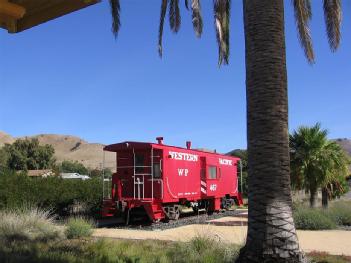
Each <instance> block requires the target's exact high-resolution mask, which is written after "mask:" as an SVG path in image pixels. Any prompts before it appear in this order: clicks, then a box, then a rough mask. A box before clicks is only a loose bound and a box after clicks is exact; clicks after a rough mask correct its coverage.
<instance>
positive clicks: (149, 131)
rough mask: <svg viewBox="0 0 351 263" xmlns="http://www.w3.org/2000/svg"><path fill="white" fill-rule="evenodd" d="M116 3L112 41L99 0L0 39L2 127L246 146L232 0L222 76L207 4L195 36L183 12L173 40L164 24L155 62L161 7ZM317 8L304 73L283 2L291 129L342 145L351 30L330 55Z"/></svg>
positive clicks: (237, 21)
mask: <svg viewBox="0 0 351 263" xmlns="http://www.w3.org/2000/svg"><path fill="white" fill-rule="evenodd" d="M121 2H122V6H121V8H122V14H121V21H122V27H121V30H120V33H119V37H118V39H117V41H116V40H115V39H114V37H113V35H112V34H111V30H110V28H111V19H110V14H109V7H108V4H107V2H106V1H103V3H100V4H97V5H95V6H92V7H89V8H86V9H84V10H81V11H79V12H75V13H72V14H69V15H67V16H64V17H61V18H58V19H56V20H53V21H50V22H48V23H46V24H43V25H41V26H38V27H35V28H32V29H30V30H27V31H24V32H22V33H19V34H8V33H7V32H6V31H5V30H1V31H0V58H1V64H0V130H2V131H5V132H7V133H10V134H11V135H13V136H23V135H33V134H39V133H57V134H70V135H76V136H80V137H82V138H83V139H85V140H87V141H90V142H102V143H106V144H109V143H114V142H119V141H124V140H135V141H154V138H155V137H156V136H164V138H165V143H167V144H171V145H177V146H184V145H185V141H186V140H191V141H192V142H193V146H194V147H205V148H211V149H217V150H218V151H220V152H227V151H229V150H231V149H234V148H244V147H246V113H245V107H246V102H245V101H246V99H245V61H244V39H243V33H244V32H243V18H242V3H241V1H236V0H234V1H232V17H231V38H230V41H231V55H230V65H229V66H223V67H221V68H219V67H218V66H217V45H216V40H215V32H214V26H213V15H212V1H210V0H203V1H202V9H203V17H204V33H203V36H202V38H201V39H197V38H196V37H195V34H194V33H193V30H192V25H191V14H190V12H188V11H186V10H185V8H184V6H183V5H182V6H181V11H182V12H181V14H182V26H181V30H180V32H179V33H178V34H177V35H175V34H173V33H171V32H170V30H169V24H168V19H167V21H166V23H165V30H164V57H163V59H162V60H161V59H160V58H159V57H158V53H157V34H158V23H159V13H160V1H159V0H157V1H156V0H150V1H147V2H148V3H146V1H137V0H128V1H127V0H122V1H121ZM141 2H143V3H141ZM180 2H181V3H182V2H183V1H180ZM319 2H320V1H313V20H312V24H311V28H312V36H313V40H314V48H315V53H316V64H315V65H313V66H310V65H309V64H308V63H307V62H306V59H305V58H304V55H303V51H302V49H301V48H300V45H299V42H298V39H297V33H296V29H295V24H294V18H293V13H292V6H291V1H285V3H286V8H285V10H286V15H285V20H286V42H287V43H286V46H287V67H288V88H289V114H290V117H289V122H290V123H289V127H290V130H291V131H292V130H293V129H296V128H297V127H298V126H299V125H313V124H314V123H316V122H321V123H322V126H323V127H324V128H327V129H328V130H329V132H330V138H337V137H342V138H344V137H351V136H350V134H351V122H350V113H351V108H350V98H351V85H350V84H351V81H350V74H351V48H350V47H351V30H350V28H347V27H344V26H343V27H342V33H343V39H342V43H341V46H340V49H339V50H338V52H337V53H331V52H330V51H329V47H328V42H327V39H326V36H325V25H324V18H323V12H322V5H321V3H319ZM182 4H183V3H182ZM343 4H344V6H343V9H344V15H343V17H344V20H343V25H350V24H351V18H350V17H351V2H349V1H343Z"/></svg>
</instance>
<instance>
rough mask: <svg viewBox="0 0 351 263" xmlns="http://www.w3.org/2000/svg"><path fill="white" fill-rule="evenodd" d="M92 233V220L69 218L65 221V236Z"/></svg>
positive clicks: (84, 235) (88, 234)
mask: <svg viewBox="0 0 351 263" xmlns="http://www.w3.org/2000/svg"><path fill="white" fill-rule="evenodd" d="M92 233H93V224H92V222H90V221H88V220H85V219H84V218H70V219H69V220H68V223H67V228H66V236H67V238H69V239H73V238H82V237H90V236H91V234H92Z"/></svg>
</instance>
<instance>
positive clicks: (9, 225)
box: [0, 208, 64, 242]
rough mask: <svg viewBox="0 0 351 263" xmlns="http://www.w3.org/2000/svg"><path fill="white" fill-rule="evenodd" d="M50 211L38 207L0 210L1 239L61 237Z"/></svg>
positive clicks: (31, 239)
mask: <svg viewBox="0 0 351 263" xmlns="http://www.w3.org/2000/svg"><path fill="white" fill-rule="evenodd" d="M53 220H54V218H53V217H51V216H50V212H49V211H47V210H42V209H38V208H28V209H23V210H12V211H9V210H5V211H1V212H0V240H1V241H7V242H9V241H16V240H18V241H48V240H57V239H62V238H63V236H64V235H63V232H62V230H61V229H60V228H59V227H57V226H56V225H55V224H54V223H53Z"/></svg>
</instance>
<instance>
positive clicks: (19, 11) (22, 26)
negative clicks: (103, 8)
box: [0, 0, 101, 33]
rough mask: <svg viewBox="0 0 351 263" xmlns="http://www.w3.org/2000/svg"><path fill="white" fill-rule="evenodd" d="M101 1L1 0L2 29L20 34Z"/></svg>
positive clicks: (0, 20) (0, 19)
mask: <svg viewBox="0 0 351 263" xmlns="http://www.w3.org/2000/svg"><path fill="white" fill-rule="evenodd" d="M100 1H101V0H0V27H1V28H4V29H6V30H7V31H8V32H9V33H18V32H21V31H23V30H26V29H28V28H31V27H34V26H36V25H39V24H42V23H45V22H47V21H49V20H52V19H55V18H58V17H60V16H63V15H66V14H69V13H71V12H74V11H77V10H80V9H82V8H85V7H88V6H90V5H94V4H96V3H98V2H100Z"/></svg>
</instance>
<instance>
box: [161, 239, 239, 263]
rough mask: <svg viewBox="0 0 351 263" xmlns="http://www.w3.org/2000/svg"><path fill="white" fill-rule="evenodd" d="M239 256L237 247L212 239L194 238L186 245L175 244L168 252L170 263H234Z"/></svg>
mask: <svg viewBox="0 0 351 263" xmlns="http://www.w3.org/2000/svg"><path fill="white" fill-rule="evenodd" d="M238 254H239V246H237V245H228V244H225V243H222V242H220V241H218V240H216V239H214V238H213V237H209V236H196V237H194V238H193V239H191V240H190V242H188V243H176V244H175V247H174V248H173V249H171V250H169V251H168V256H169V258H172V262H177V263H187V262H191V263H192V262H194V263H195V262H207V263H211V262H213V263H216V262H234V261H235V258H236V257H237V256H238Z"/></svg>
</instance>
